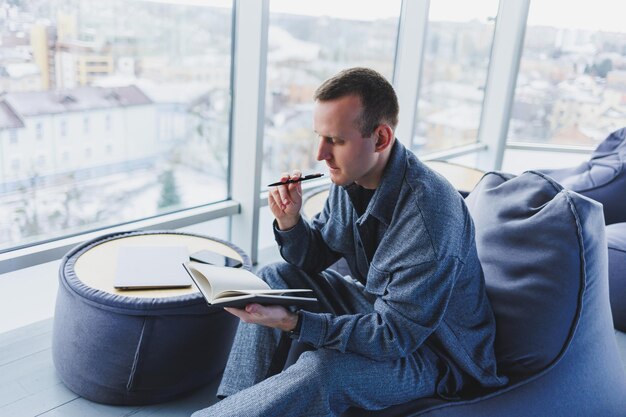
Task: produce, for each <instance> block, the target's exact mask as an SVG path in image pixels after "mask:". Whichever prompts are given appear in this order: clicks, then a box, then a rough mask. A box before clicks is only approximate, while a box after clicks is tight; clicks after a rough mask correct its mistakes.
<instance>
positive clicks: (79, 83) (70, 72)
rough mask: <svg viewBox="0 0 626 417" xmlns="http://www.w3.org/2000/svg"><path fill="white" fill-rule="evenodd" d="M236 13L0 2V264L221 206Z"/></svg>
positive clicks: (61, 1)
mask: <svg viewBox="0 0 626 417" xmlns="http://www.w3.org/2000/svg"><path fill="white" fill-rule="evenodd" d="M231 25H232V1H229V0H211V1H204V2H183V1H175V0H171V1H163V0H152V1H150V0H143V1H139V0H107V1H101V0H58V1H49V2H47V1H39V0H22V1H6V0H5V1H3V0H0V28H1V29H0V37H1V39H0V92H2V91H4V92H5V94H0V252H1V251H2V250H6V249H8V248H10V247H15V246H19V245H22V244H27V243H29V242H33V241H39V240H43V239H49V238H55V237H59V236H63V235H68V234H73V233H78V232H82V231H85V230H88V229H94V228H98V227H104V226H111V225H114V224H119V223H124V222H128V221H132V220H137V219H140V218H146V217H150V216H153V215H157V214H161V213H164V212H167V211H172V210H178V209H183V208H188V207H193V206H198V205H202V204H206V203H211V202H215V201H219V200H223V199H225V198H226V197H227V183H228V159H229V158H228V149H229V143H228V142H229V117H230V116H229V112H230V101H231V97H230V90H231V88H230V72H231V71H230V66H231V43H232V39H231V37H232V27H231Z"/></svg>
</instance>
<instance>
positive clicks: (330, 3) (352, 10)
mask: <svg viewBox="0 0 626 417" xmlns="http://www.w3.org/2000/svg"><path fill="white" fill-rule="evenodd" d="M144 1H145V0H144ZM147 1H154V2H162V3H174V4H190V5H210V6H216V5H217V6H222V7H229V6H230V4H231V1H230V0H147ZM406 1H417V0H406ZM503 1H506V0H503ZM400 5H401V0H386V1H382V0H270V10H271V11H272V12H282V13H294V14H305V15H311V16H322V15H326V16H332V17H341V18H346V19H358V20H375V19H380V18H387V17H393V16H398V15H399V13H400ZM429 13H430V18H431V19H432V20H447V21H460V22H462V21H468V20H472V19H478V20H480V21H485V22H486V21H487V18H488V17H494V16H496V15H497V13H498V0H431V1H430V12H429ZM624 16H626V1H625V0H531V4H530V12H529V16H528V24H529V25H546V26H556V27H567V28H577V29H593V30H605V31H614V32H626V24H625V23H624Z"/></svg>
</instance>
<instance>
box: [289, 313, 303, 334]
mask: <svg viewBox="0 0 626 417" xmlns="http://www.w3.org/2000/svg"><path fill="white" fill-rule="evenodd" d="M294 320H295V324H294V325H293V327H291V329H290V330H288V331H287V333H289V336H290V337H292V338H297V337H298V336H300V329H301V328H302V318H301V317H300V312H299V311H298V312H297V313H294Z"/></svg>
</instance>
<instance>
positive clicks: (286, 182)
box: [267, 174, 324, 187]
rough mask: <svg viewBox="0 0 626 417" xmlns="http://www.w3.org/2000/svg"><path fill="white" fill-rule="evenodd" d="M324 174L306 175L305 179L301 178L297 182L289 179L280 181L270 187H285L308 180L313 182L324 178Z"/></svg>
mask: <svg viewBox="0 0 626 417" xmlns="http://www.w3.org/2000/svg"><path fill="white" fill-rule="evenodd" d="M323 176H324V174H309V175H306V176H304V177H300V178H298V179H297V180H292V179H288V180H287V181H278V182H274V183H272V184H268V185H267V186H268V187H274V186H277V185H284V184H293V183H294V182H300V181H306V180H312V179H313V178H319V177H323Z"/></svg>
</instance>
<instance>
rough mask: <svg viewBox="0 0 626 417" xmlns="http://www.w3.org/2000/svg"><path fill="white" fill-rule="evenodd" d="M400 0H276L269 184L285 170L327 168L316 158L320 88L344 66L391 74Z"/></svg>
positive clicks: (268, 113) (266, 164) (268, 114)
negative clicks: (315, 109)
mask: <svg viewBox="0 0 626 417" xmlns="http://www.w3.org/2000/svg"><path fill="white" fill-rule="evenodd" d="M399 15H400V0H391V1H387V2H380V1H376V0H365V1H364V0H350V1H347V0H345V1H341V2H337V1H328V0H324V1H315V2H312V1H311V2H301V1H297V2H296V1H292V0H271V1H270V26H269V35H268V45H269V46H268V57H267V61H268V63H267V88H266V101H265V103H266V104H265V138H264V151H263V153H264V154H263V175H262V180H263V182H262V184H269V183H271V182H274V181H276V180H277V178H278V177H279V176H280V174H281V173H282V172H285V171H291V170H293V169H296V168H298V169H301V170H302V171H303V172H304V173H310V172H314V171H319V172H325V168H326V167H325V164H322V163H318V162H317V161H316V153H317V138H316V137H315V135H314V133H313V120H312V119H313V113H312V110H313V93H314V91H315V89H316V88H317V87H318V85H319V84H320V83H321V82H322V81H324V80H325V79H326V78H328V77H329V76H331V75H333V74H335V73H337V72H339V71H340V70H342V69H345V68H349V67H354V66H367V67H370V68H373V69H375V70H377V71H379V72H380V73H382V74H383V75H384V76H385V77H387V79H388V80H390V81H391V77H392V73H393V60H394V55H395V47H396V38H397V32H398V21H399Z"/></svg>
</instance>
